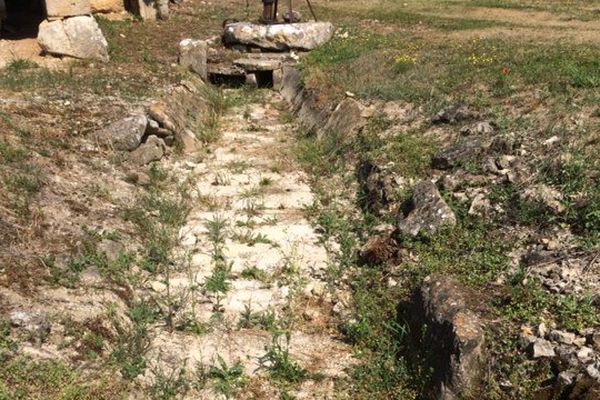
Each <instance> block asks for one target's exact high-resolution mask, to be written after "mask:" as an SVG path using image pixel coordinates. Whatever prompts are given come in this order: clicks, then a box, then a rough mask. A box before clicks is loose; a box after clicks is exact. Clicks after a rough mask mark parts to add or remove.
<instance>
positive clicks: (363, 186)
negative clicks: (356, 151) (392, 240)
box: [356, 160, 403, 215]
mask: <svg viewBox="0 0 600 400" xmlns="http://www.w3.org/2000/svg"><path fill="white" fill-rule="evenodd" d="M356 176H357V180H358V183H359V185H360V186H359V187H360V191H361V195H360V196H359V199H358V201H359V204H360V206H361V208H363V209H364V210H366V211H369V212H371V213H374V214H375V215H382V214H384V213H386V212H388V211H389V210H390V206H391V205H392V204H394V201H395V199H396V197H397V196H396V194H397V193H398V192H399V191H400V189H401V187H402V186H403V182H402V180H401V178H400V177H399V176H397V175H396V174H394V173H393V172H392V171H391V169H390V168H388V165H387V164H384V163H383V162H374V161H371V160H366V161H363V162H362V163H361V164H360V166H359V168H358V170H357V172H356Z"/></svg>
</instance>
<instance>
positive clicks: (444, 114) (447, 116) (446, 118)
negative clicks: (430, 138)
mask: <svg viewBox="0 0 600 400" xmlns="http://www.w3.org/2000/svg"><path fill="white" fill-rule="evenodd" d="M475 117H476V114H475V113H474V112H473V111H471V110H470V109H469V108H468V107H467V106H466V105H464V104H455V105H452V106H448V107H445V108H443V109H441V110H440V111H439V112H438V113H437V114H436V115H434V116H433V118H431V122H432V123H434V124H454V123H456V122H460V121H464V120H468V119H472V118H475Z"/></svg>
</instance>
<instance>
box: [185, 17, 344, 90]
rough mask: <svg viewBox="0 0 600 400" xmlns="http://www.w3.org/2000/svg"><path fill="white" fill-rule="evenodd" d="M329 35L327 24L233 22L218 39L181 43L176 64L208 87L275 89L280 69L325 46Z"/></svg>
mask: <svg viewBox="0 0 600 400" xmlns="http://www.w3.org/2000/svg"><path fill="white" fill-rule="evenodd" d="M333 33H334V29H333V25H332V24H331V23H329V22H304V23H285V24H273V25H262V24H255V23H251V22H235V23H230V24H226V25H225V27H224V30H223V35H222V36H221V37H215V38H212V39H209V40H198V39H191V38H190V39H184V40H182V41H181V42H180V44H179V63H180V64H181V65H182V66H183V67H185V68H188V69H189V70H190V71H192V72H195V73H196V74H198V75H200V77H201V78H202V79H203V80H204V81H207V82H210V83H212V84H216V85H225V86H234V87H235V86H242V85H250V86H256V87H261V88H275V89H279V88H280V86H281V83H282V78H283V67H284V66H285V65H290V64H294V63H296V62H297V61H298V60H299V58H300V57H302V53H303V52H307V51H310V50H312V49H315V48H318V47H321V46H323V45H324V44H326V43H327V42H328V41H329V40H330V39H331V38H332V36H333Z"/></svg>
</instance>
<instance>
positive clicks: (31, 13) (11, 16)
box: [0, 0, 46, 40]
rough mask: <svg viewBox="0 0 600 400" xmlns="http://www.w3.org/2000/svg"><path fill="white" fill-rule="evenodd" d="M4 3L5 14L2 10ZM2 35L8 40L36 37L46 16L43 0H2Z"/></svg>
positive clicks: (0, 10) (0, 0)
mask: <svg viewBox="0 0 600 400" xmlns="http://www.w3.org/2000/svg"><path fill="white" fill-rule="evenodd" d="M2 3H4V7H5V9H4V15H2V14H3V12H2ZM0 18H2V19H3V21H2V23H1V24H0V26H1V30H0V37H1V38H2V39H8V40H19V39H29V38H35V37H37V34H38V27H39V25H40V23H41V22H42V21H43V20H44V19H45V18H46V8H45V5H44V2H43V0H0Z"/></svg>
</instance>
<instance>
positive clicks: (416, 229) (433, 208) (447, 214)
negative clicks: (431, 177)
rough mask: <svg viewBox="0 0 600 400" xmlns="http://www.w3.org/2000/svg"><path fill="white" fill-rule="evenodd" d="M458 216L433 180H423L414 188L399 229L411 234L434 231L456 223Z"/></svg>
mask: <svg viewBox="0 0 600 400" xmlns="http://www.w3.org/2000/svg"><path fill="white" fill-rule="evenodd" d="M455 224H456V217H455V216H454V213H453V212H452V209H451V208H450V207H449V206H448V204H446V202H445V201H444V199H443V198H442V196H441V195H440V192H439V191H438V190H437V188H436V187H435V185H434V184H433V183H431V181H422V182H420V183H418V184H417V186H416V187H415V189H414V192H413V195H412V198H411V200H410V202H409V204H408V205H407V207H406V209H405V210H404V211H403V212H401V215H400V218H399V222H398V225H397V227H398V230H399V231H400V232H401V233H404V234H406V235H410V236H417V235H418V234H419V233H429V234H431V233H433V232H435V231H436V230H438V229H439V228H440V227H442V226H445V225H455Z"/></svg>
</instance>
